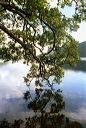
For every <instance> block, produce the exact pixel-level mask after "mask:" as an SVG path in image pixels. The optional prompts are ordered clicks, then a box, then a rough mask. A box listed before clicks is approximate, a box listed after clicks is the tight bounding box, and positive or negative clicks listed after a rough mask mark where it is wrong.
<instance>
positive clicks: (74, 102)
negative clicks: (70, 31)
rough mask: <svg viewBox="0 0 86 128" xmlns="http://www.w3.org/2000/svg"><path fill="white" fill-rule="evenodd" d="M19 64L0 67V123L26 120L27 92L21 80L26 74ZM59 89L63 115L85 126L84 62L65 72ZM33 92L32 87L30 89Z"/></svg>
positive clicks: (85, 81)
mask: <svg viewBox="0 0 86 128" xmlns="http://www.w3.org/2000/svg"><path fill="white" fill-rule="evenodd" d="M28 70H29V69H28V68H27V66H25V65H23V64H22V62H19V63H15V64H11V63H7V64H0V119H2V118H4V117H7V118H9V119H12V118H13V119H15V117H16V118H20V117H21V118H24V117H26V116H28V110H27V107H26V103H25V101H24V100H23V98H22V97H23V92H25V90H26V89H27V87H26V86H25V84H24V82H23V76H24V75H25V74H26V73H27V72H28ZM59 88H60V89H61V90H63V95H64V100H65V102H66V108H65V113H66V115H67V116H68V117H70V118H71V119H73V120H79V121H81V122H86V61H85V60H84V61H80V62H79V64H78V66H77V67H76V68H73V69H72V68H71V69H70V68H69V69H68V68H66V69H65V75H64V78H63V80H62V83H61V84H60V85H59ZM33 89H34V87H33Z"/></svg>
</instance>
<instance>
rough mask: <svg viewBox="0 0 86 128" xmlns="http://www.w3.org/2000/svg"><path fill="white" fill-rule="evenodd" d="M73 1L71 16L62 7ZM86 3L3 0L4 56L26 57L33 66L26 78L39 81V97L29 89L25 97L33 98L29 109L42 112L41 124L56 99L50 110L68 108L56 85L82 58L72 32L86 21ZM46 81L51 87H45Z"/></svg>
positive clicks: (0, 43) (0, 36) (0, 40)
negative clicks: (54, 3)
mask: <svg viewBox="0 0 86 128" xmlns="http://www.w3.org/2000/svg"><path fill="white" fill-rule="evenodd" d="M73 3H74V4H75V13H74V15H73V16H72V18H68V17H66V16H65V15H63V14H62V12H61V8H65V6H72V4H73ZM85 4H86V2H85V0H63V1H60V0H57V6H56V7H55V8H52V6H50V4H49V2H48V0H3V1H2V0H0V30H1V31H0V59H3V60H4V61H10V60H11V61H12V62H15V61H19V60H22V61H23V63H25V64H27V65H28V66H29V67H30V70H29V71H28V74H27V76H26V77H25V78H24V80H25V82H26V84H27V85H28V87H29V86H30V85H31V82H32V81H33V80H34V81H35V85H36V90H35V91H36V97H35V98H34V100H32V98H31V94H30V91H27V92H26V93H25V98H26V100H28V99H29V100H31V102H29V104H28V108H30V107H31V108H32V109H33V110H34V111H35V112H36V111H38V110H39V111H40V112H41V119H42V120H41V124H43V120H44V118H45V116H46V119H49V118H48V117H49V116H48V115H47V114H50V113H46V111H44V110H45V107H46V105H47V104H48V103H50V101H52V99H53V101H54V100H55V102H52V103H51V108H50V112H52V113H56V112H57V114H58V115H57V118H58V116H59V117H60V116H62V115H61V114H59V112H60V110H61V109H63V108H64V102H63V98H62V96H61V95H60V93H61V91H60V90H54V89H53V85H54V84H56V82H58V83H59V82H60V80H61V78H62V76H63V75H64V70H63V65H64V64H70V65H75V64H76V62H77V61H78V60H79V56H78V42H77V41H76V40H75V39H74V38H73V37H72V36H71V35H70V34H69V33H68V31H69V30H70V31H76V30H77V29H78V27H79V23H80V22H81V21H82V20H85V18H86V13H85V12H86V7H85ZM51 76H52V77H53V78H54V79H53V81H52V83H51V82H50V80H49V77H51ZM43 83H47V85H48V88H46V89H44V86H43V85H44V84H43ZM54 116H55V115H54ZM50 117H51V116H50ZM37 119H38V118H37ZM59 119H60V118H59ZM51 120H52V117H51ZM41 126H42V125H41Z"/></svg>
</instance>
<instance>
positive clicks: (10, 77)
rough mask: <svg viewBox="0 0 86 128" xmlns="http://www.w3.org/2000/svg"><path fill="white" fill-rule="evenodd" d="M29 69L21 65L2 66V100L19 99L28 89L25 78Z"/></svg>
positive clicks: (0, 79)
mask: <svg viewBox="0 0 86 128" xmlns="http://www.w3.org/2000/svg"><path fill="white" fill-rule="evenodd" d="M27 71H28V67H27V66H26V65H23V63H22V62H21V61H20V62H19V63H15V64H11V63H8V64H6V65H3V66H0V99H2V98H10V97H19V96H21V95H22V92H23V91H24V90H25V89H26V86H25V84H24V81H23V76H24V75H26V74H27Z"/></svg>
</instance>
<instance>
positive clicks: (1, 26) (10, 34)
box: [0, 23, 40, 62]
mask: <svg viewBox="0 0 86 128" xmlns="http://www.w3.org/2000/svg"><path fill="white" fill-rule="evenodd" d="M0 29H1V30H3V31H4V32H5V33H6V34H8V35H9V36H10V37H11V38H12V39H14V40H15V41H16V42H18V43H19V44H20V45H21V46H22V47H23V48H24V50H29V52H30V54H31V55H32V56H33V58H34V59H35V60H36V61H37V62H40V60H39V58H37V56H36V55H34V54H33V53H32V51H31V50H30V49H29V48H28V47H27V45H26V44H24V43H23V42H22V41H21V40H20V39H19V38H17V37H16V36H15V35H14V34H13V33H12V32H11V31H10V30H8V29H7V28H6V27H5V26H4V25H3V24H2V23H0Z"/></svg>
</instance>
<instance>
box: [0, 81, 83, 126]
mask: <svg viewBox="0 0 86 128" xmlns="http://www.w3.org/2000/svg"><path fill="white" fill-rule="evenodd" d="M35 83H36V89H35V96H34V97H32V96H31V93H30V91H26V93H25V94H24V98H25V100H26V102H28V109H29V110H30V109H31V110H33V111H34V116H33V117H31V116H29V117H28V118H26V120H25V121H22V120H15V121H14V123H13V124H10V123H9V122H8V121H6V120H3V121H1V122H0V128H81V125H80V123H78V122H70V121H69V118H66V117H65V116H64V115H63V114H62V110H63V109H64V107H65V102H64V100H63V96H62V91H61V90H60V89H58V90H55V89H53V83H54V82H52V83H51V82H50V81H49V80H46V82H45V83H46V84H47V85H48V88H43V84H42V82H40V81H36V82H35ZM38 86H40V87H39V88H37V87H38ZM46 87H47V86H46Z"/></svg>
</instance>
